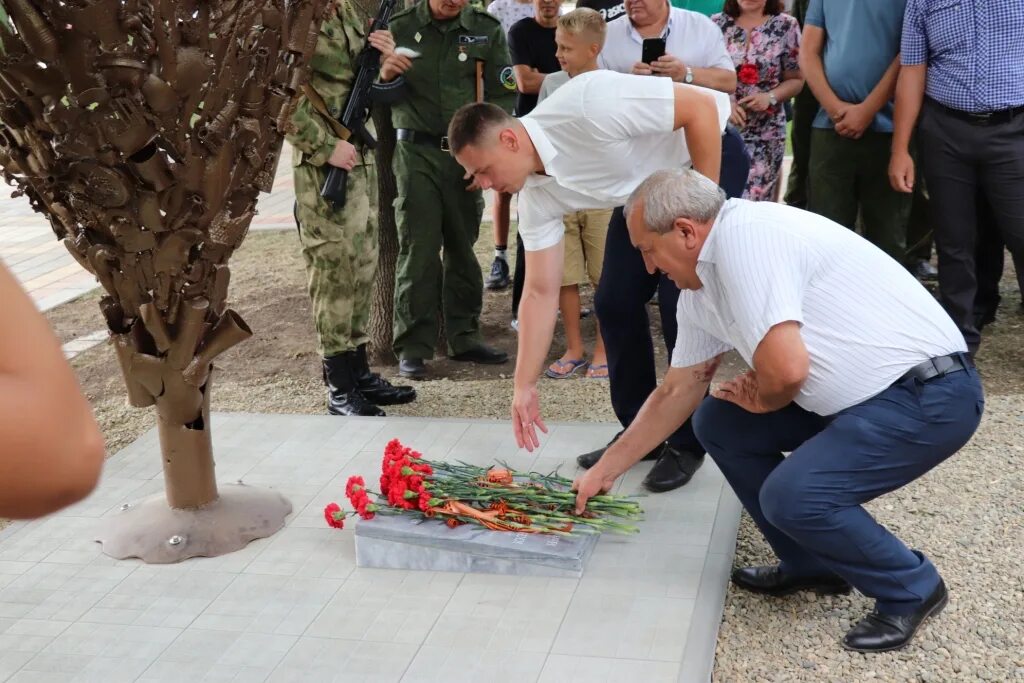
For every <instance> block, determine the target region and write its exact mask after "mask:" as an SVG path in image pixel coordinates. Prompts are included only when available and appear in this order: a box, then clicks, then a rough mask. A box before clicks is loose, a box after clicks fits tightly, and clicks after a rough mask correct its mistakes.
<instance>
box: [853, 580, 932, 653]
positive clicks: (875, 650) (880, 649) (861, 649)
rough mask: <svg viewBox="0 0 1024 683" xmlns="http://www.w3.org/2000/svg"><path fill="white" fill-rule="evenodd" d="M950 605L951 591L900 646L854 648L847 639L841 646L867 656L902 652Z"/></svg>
mask: <svg viewBox="0 0 1024 683" xmlns="http://www.w3.org/2000/svg"><path fill="white" fill-rule="evenodd" d="M948 604H949V591H948V590H947V591H946V594H945V595H943V596H942V600H939V601H938V602H937V603H935V606H934V607H932V608H931V609H930V610H928V614H926V615H924V617H923V618H922V619H921V621H919V622H918V624H917V628H915V629H914V630H913V631H912V632H911V634H910V635H909V636H908V637H907V639H906V640H904V641H903V642H902V643H900V644H899V645H893V646H892V647H880V648H862V647H853V646H851V645H847V644H846V640H845V639H842V640H840V641H839V644H840V645H842V646H843V649H845V650H849V651H850V652H863V653H865V654H871V653H873V652H892V651H893V650H902V649H903V648H905V647H906V646H907V645H910V643H911V642H912V641H913V640H914V636H916V635H917V632H918V631H920V630H921V627H922V626H924V625H925V623H927V622H928V620H929V619H931V618H932V617H934V616H937V615H938V614H939V612H941V611H942V610H944V609H945V608H946V605H948Z"/></svg>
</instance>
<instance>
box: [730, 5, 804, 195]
mask: <svg viewBox="0 0 1024 683" xmlns="http://www.w3.org/2000/svg"><path fill="white" fill-rule="evenodd" d="M711 19H712V20H713V21H714V22H715V23H716V24H718V26H719V28H721V29H722V33H723V35H724V36H725V44H726V47H727V48H728V50H729V55H730V56H731V57H732V61H733V64H735V65H736V73H737V77H738V83H737V86H736V94H735V95H734V96H733V104H732V116H731V117H730V118H729V122H730V123H732V124H733V125H734V126H736V127H737V128H739V129H740V133H741V134H742V135H743V141H744V142H745V143H746V144H747V151H748V152H750V175H749V176H748V177H747V188H746V190H745V191H744V192H743V198H744V199H751V200H753V201H764V200H767V201H775V200H776V199H777V198H778V193H779V177H780V174H781V172H782V157H783V155H785V153H786V114H785V112H784V111H783V109H782V104H783V102H785V101H786V100H788V99H790V98H791V97H793V96H795V95H796V94H797V93H799V92H800V90H801V89H802V88H803V87H804V81H803V76H802V75H801V74H800V66H799V64H798V63H797V58H798V56H799V54H800V26H799V25H798V24H797V21H796V19H794V18H793V17H791V16H790V15H788V14H783V12H782V0H726V2H725V6H724V7H723V9H722V11H721V12H719V13H718V14H715V15H714V16H712V17H711Z"/></svg>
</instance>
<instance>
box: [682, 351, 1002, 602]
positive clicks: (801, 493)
mask: <svg viewBox="0 0 1024 683" xmlns="http://www.w3.org/2000/svg"><path fill="white" fill-rule="evenodd" d="M984 405H985V399H984V396H983V394H982V388H981V381H980V380H979V379H978V374H977V372H976V371H975V370H974V369H973V368H971V369H968V370H966V371H960V372H955V373H951V374H948V375H945V376H943V377H937V378H934V379H932V380H930V381H928V382H923V383H922V382H921V381H919V380H915V379H910V380H905V381H902V382H898V383H896V384H893V385H892V386H891V387H889V388H888V389H886V390H885V391H883V392H882V393H880V394H878V395H877V396H875V397H874V398H871V399H868V400H867V401H864V402H863V403H859V404H857V405H855V406H853V407H851V408H847V409H846V410H843V411H841V412H839V413H837V414H835V415H832V416H828V417H822V416H820V415H816V414H814V413H810V412H808V411H806V410H804V409H802V408H800V407H799V406H797V405H796V404H792V403H791V404H790V405H789V406H787V407H785V408H783V409H781V410H778V411H776V412H773V413H766V414H758V415H755V414H752V413H748V412H747V411H745V410H743V409H742V408H740V407H739V406H737V405H735V404H733V403H729V402H727V401H722V400H719V399H716V398H707V399H705V400H704V402H703V403H702V404H701V406H700V407H699V408H698V409H697V412H696V413H695V414H694V417H693V423H694V429H695V431H696V434H697V437H698V438H699V439H700V441H701V443H702V444H704V447H705V448H707V450H708V453H710V455H711V457H712V458H713V459H714V461H715V463H716V464H717V465H718V467H719V469H720V470H721V471H722V473H723V474H724V475H725V478H726V479H727V480H728V482H729V485H730V486H732V488H733V490H734V491H735V492H736V495H737V497H739V499H740V502H741V503H743V507H744V508H746V510H747V512H748V513H750V516H751V517H752V518H753V520H754V522H755V523H756V524H757V526H758V528H760V530H761V532H762V533H763V534H764V536H765V538H766V539H767V541H768V543H769V544H770V545H771V547H772V549H773V550H774V551H775V554H776V555H777V556H778V558H779V560H780V562H781V566H782V569H783V571H784V572H785V573H787V574H791V575H793V576H810V575H819V574H827V573H829V572H834V573H836V574H838V575H839V576H841V577H843V578H844V579H846V580H847V581H849V582H850V584H851V585H853V586H854V588H856V589H857V590H859V591H860V592H861V593H863V594H864V595H866V596H868V597H871V598H874V599H875V600H876V607H877V609H878V610H879V611H880V612H883V613H887V614H908V613H910V612H912V611H914V610H915V609H917V608H918V607H919V606H920V605H921V603H922V602H924V600H925V598H927V597H928V596H929V595H930V594H931V593H932V591H934V589H935V588H936V587H937V586H938V583H939V574H938V572H937V571H936V569H935V567H934V565H932V563H931V562H930V561H929V560H928V558H926V557H925V556H924V555H922V554H921V553H919V552H916V551H912V550H910V549H909V548H907V546H906V545H904V544H903V542H902V541H900V540H899V539H898V538H896V537H895V536H893V535H892V533H890V532H889V531H888V530H887V529H886V528H885V527H883V526H881V525H880V524H878V522H876V521H875V520H874V519H873V518H872V517H871V515H869V514H868V513H867V511H866V510H864V508H863V507H861V505H862V504H863V503H866V502H868V501H870V500H873V499H875V498H877V497H879V496H881V495H883V494H885V493H888V492H890V491H893V490H895V489H898V488H900V487H901V486H903V485H904V484H907V483H908V482H911V481H913V480H914V479H917V478H918V477H920V476H921V475H922V474H924V473H925V472H927V471H928V470H930V469H932V468H933V467H935V466H936V465H938V464H939V463H941V462H942V461H943V460H945V459H946V458H948V457H949V456H951V455H953V454H954V453H956V452H957V451H958V450H959V449H960V448H961V447H962V446H963V445H964V444H965V443H967V441H968V440H969V439H970V438H971V435H973V434H974V431H975V430H976V429H977V427H978V423H979V421H980V420H981V413H982V410H983V409H984ZM783 451H791V453H790V455H789V457H786V458H784V457H783V456H782V452H783Z"/></svg>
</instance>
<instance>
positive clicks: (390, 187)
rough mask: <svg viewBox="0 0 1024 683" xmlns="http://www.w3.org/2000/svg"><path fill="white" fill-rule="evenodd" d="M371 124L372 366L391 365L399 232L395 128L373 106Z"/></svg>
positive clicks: (387, 113) (384, 113) (384, 111)
mask: <svg viewBox="0 0 1024 683" xmlns="http://www.w3.org/2000/svg"><path fill="white" fill-rule="evenodd" d="M373 123H374V125H375V126H376V127H377V157H376V160H377V196H378V203H379V206H380V211H379V214H378V217H379V219H378V223H379V238H378V239H379V242H380V248H379V254H378V256H377V277H376V279H375V280H374V283H373V300H372V303H371V306H370V330H369V335H370V349H369V351H370V356H371V358H372V360H373V362H374V363H376V364H381V365H391V364H393V363H394V362H395V354H394V352H393V351H392V350H391V341H392V339H391V332H392V322H393V319H394V310H395V263H396V261H397V260H398V232H397V231H396V229H395V210H394V206H393V204H394V201H395V196H396V194H397V187H396V184H395V174H394V173H393V172H392V170H391V159H392V157H393V156H394V154H395V129H394V128H393V127H392V126H391V108H390V107H384V106H380V105H378V106H375V107H374V108H373Z"/></svg>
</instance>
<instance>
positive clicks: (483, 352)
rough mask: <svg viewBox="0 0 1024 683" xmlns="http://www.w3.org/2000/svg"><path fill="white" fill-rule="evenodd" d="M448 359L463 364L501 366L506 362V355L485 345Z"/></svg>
mask: <svg viewBox="0 0 1024 683" xmlns="http://www.w3.org/2000/svg"><path fill="white" fill-rule="evenodd" d="M449 358H451V359H452V360H457V361H461V362H463V363H479V364H481V365H501V364H502V363H507V362H508V354H507V353H505V352H504V351H499V350H497V349H492V348H491V347H490V346H487V345H486V344H480V345H479V346H474V347H473V348H471V349H469V350H468V351H463V352H462V353H456V354H455V355H454V356H449Z"/></svg>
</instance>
